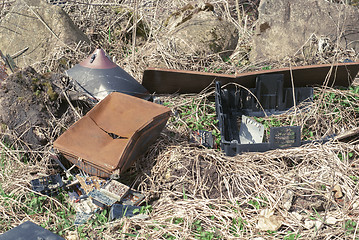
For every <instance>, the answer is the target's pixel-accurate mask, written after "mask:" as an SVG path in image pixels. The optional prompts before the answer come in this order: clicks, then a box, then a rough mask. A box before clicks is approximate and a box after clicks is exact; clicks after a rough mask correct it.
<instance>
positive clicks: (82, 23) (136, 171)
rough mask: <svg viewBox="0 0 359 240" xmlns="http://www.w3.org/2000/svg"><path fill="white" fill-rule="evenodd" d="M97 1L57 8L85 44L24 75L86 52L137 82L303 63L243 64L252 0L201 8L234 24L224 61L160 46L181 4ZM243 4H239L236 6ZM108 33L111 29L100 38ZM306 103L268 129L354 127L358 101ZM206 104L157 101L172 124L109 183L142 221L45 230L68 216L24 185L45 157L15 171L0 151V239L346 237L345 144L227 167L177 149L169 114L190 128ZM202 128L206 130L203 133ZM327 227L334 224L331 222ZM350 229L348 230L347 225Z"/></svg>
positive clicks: (45, 169)
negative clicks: (269, 216)
mask: <svg viewBox="0 0 359 240" xmlns="http://www.w3.org/2000/svg"><path fill="white" fill-rule="evenodd" d="M88 2H89V3H95V2H96V1H88ZM102 3H111V4H113V5H112V6H105V4H102V5H96V4H92V5H89V4H79V3H77V4H75V3H69V4H68V5H65V6H64V9H65V10H66V11H67V12H68V13H69V14H70V16H71V17H72V18H73V19H74V21H75V23H76V24H78V26H79V27H80V28H81V29H82V30H83V31H84V32H86V33H88V35H89V36H90V37H91V39H92V40H93V41H94V45H93V46H78V47H77V49H76V51H72V50H69V49H66V48H63V47H59V48H58V49H56V50H55V51H54V53H53V55H51V56H49V58H48V59H47V60H45V61H44V62H43V63H39V64H37V65H35V67H36V68H37V70H39V71H47V70H51V71H62V70H63V69H66V68H68V67H70V66H72V65H73V64H75V63H76V62H78V61H80V60H81V59H83V58H84V57H85V56H87V55H88V53H89V52H90V51H91V50H92V49H93V47H94V46H95V45H100V46H102V47H103V48H104V49H106V50H107V52H110V53H111V55H112V56H115V57H116V59H117V63H118V64H119V65H120V66H122V67H123V68H124V69H125V70H126V71H128V72H129V73H131V74H132V75H133V76H134V77H135V78H136V79H139V80H140V79H141V76H142V73H143V70H144V69H145V68H146V67H148V66H157V64H162V66H166V67H169V68H175V69H188V70H198V71H205V70H206V71H209V72H214V71H217V72H221V73H235V72H244V71H249V70H256V69H261V68H262V67H263V66H271V67H273V68H275V67H282V66H288V65H289V63H291V65H292V66H294V65H300V64H303V63H305V61H306V60H305V59H304V60H303V58H302V57H301V56H299V55H300V53H299V55H298V56H297V57H298V59H301V60H300V61H296V59H292V60H291V62H290V60H288V61H284V62H281V63H274V62H270V63H257V64H255V65H249V64H248V56H247V54H248V49H249V48H248V46H250V44H249V41H250V38H251V28H252V26H253V23H254V22H255V18H251V16H249V15H248V11H252V13H253V14H254V15H255V14H256V12H255V11H256V8H255V6H256V4H258V3H257V1H248V2H245V1H224V0H219V1H215V2H213V5H214V6H215V8H216V9H217V11H218V14H219V15H220V16H222V17H223V18H225V19H229V20H230V21H232V22H234V23H235V24H236V26H237V28H238V31H239V32H240V33H241V37H240V40H239V41H240V43H239V47H238V48H237V49H236V51H235V53H234V54H233V55H232V56H233V57H232V58H231V59H230V61H224V60H223V59H222V58H220V57H219V55H211V56H193V55H181V54H179V53H177V52H175V51H174V50H173V49H171V46H166V45H163V44H162V42H161V38H160V33H161V31H163V29H161V22H163V21H164V20H165V18H166V16H168V15H169V14H170V13H172V12H173V11H175V10H177V9H179V8H181V7H183V6H185V5H186V4H187V1H172V2H171V4H168V1H142V0H141V1H140V0H138V1H132V2H130V1H123V2H122V3H120V4H118V3H117V2H116V4H114V3H115V2H114V1H102ZM236 3H237V4H238V5H236ZM243 3H248V4H249V5H248V6H247V7H246V8H245V7H244V5H243ZM0 6H1V5H0ZM242 6H243V7H242ZM238 9H240V11H238ZM1 11H2V12H3V11H4V8H3V9H1ZM2 12H0V14H2ZM134 12H136V14H134ZM129 13H130V14H129ZM135 15H136V16H135ZM132 18H136V19H141V21H143V23H144V25H147V28H146V29H145V30H146V31H145V37H143V36H142V37H141V36H138V39H137V40H136V41H133V37H132V34H134V32H133V29H134V28H133V25H134V21H133V20H132ZM238 18H240V19H241V21H238ZM138 24H140V22H138V23H136V25H138ZM109 29H111V31H113V35H112V39H111V40H109ZM116 29H117V30H116ZM116 31H117V32H116ZM133 49H136V51H133ZM150 49H151V51H150ZM338 56H339V55H338V53H337V54H335V56H333V57H332V58H323V56H317V57H318V59H316V61H317V62H323V61H325V62H331V61H332V60H335V59H338V58H339V57H338ZM343 56H345V57H347V56H348V55H345V52H341V55H340V58H342V57H343ZM355 56H356V55H355V54H354V59H355ZM350 57H352V58H353V55H351V56H350ZM62 59H64V60H65V64H64V61H61V60H62ZM323 59H324V60H323ZM315 94H316V97H315V100H314V103H313V104H310V105H309V106H308V107H307V111H300V112H299V111H298V112H297V114H293V113H294V111H289V112H288V113H287V114H283V115H281V116H278V117H276V119H277V120H278V121H279V122H281V124H290V123H292V124H297V125H301V126H303V128H304V129H303V131H302V133H303V135H305V136H306V137H307V138H311V137H312V138H314V139H318V138H321V137H325V136H329V135H331V134H340V133H343V132H345V131H348V130H350V129H352V128H354V127H357V126H358V124H359V122H358V119H359V118H358V115H359V102H358V100H357V99H355V97H359V96H358V94H355V93H353V91H351V90H338V89H331V88H316V89H315ZM211 95H213V91H212V92H211V89H209V90H208V91H207V92H206V93H202V94H198V95H186V96H184V95H182V96H179V95H166V96H160V97H159V98H160V99H161V100H162V101H163V102H166V103H168V104H170V106H171V108H172V110H173V116H172V117H171V119H170V121H169V122H168V124H167V126H166V128H165V129H164V131H163V132H162V133H161V136H160V137H159V139H158V140H157V141H156V143H155V144H154V145H152V146H151V147H150V149H149V150H148V151H147V153H146V154H145V155H144V156H143V157H141V159H139V160H138V161H137V162H136V164H135V165H134V166H133V168H131V169H130V170H129V171H128V172H127V173H126V174H125V175H124V176H123V177H122V179H121V180H124V181H125V182H128V183H134V186H135V187H136V188H137V189H138V190H140V191H142V192H143V193H144V194H145V195H146V199H145V203H144V204H150V205H151V206H152V211H151V212H150V213H149V216H150V217H149V219H147V220H138V219H128V218H123V219H120V220H117V221H115V222H109V223H102V224H98V223H97V224H96V222H90V223H88V224H87V225H85V226H84V228H83V229H81V230H79V229H77V228H75V227H74V226H70V227H68V228H65V229H59V228H57V227H58V226H60V225H61V224H63V222H64V218H63V217H61V214H60V216H59V214H58V213H59V212H62V210H65V212H66V214H68V215H66V216H72V215H71V211H73V210H71V207H70V206H69V205H68V204H67V203H66V201H65V202H63V201H61V200H59V199H57V198H53V197H46V198H41V199H40V198H39V194H38V193H34V192H33V191H32V190H31V189H30V185H29V181H30V180H31V179H34V178H37V177H39V176H42V175H46V174H50V173H52V172H54V171H55V169H54V168H55V167H56V166H54V164H53V163H52V162H51V161H49V154H48V153H47V152H46V151H43V152H33V153H31V154H30V155H28V156H27V158H26V159H27V162H26V163H25V162H24V153H22V152H21V151H18V150H14V149H16V148H8V147H6V146H5V145H2V156H1V160H0V186H1V188H0V219H1V220H2V222H1V223H2V227H1V230H0V231H1V232H4V231H6V230H8V229H10V228H12V227H14V226H16V225H18V224H19V223H20V222H23V221H25V220H32V221H34V222H36V223H38V224H44V226H46V227H47V228H48V229H50V230H52V231H54V232H58V233H61V234H62V235H64V236H68V235H69V234H70V232H71V233H73V234H74V235H79V236H80V234H82V233H84V235H81V236H87V238H92V239H121V238H133V239H255V238H256V237H257V239H260V237H261V238H262V239H287V240H289V239H296V238H295V237H298V239H356V238H358V231H357V228H358V226H359V224H358V223H359V219H358V216H359V215H358V213H359V198H358V197H359V196H358V193H357V192H358V189H357V188H358V187H357V186H358V185H357V183H358V180H359V172H358V159H359V158H358V157H359V147H358V144H357V143H355V144H347V143H341V142H337V141H330V142H327V143H325V144H319V143H312V144H307V145H304V146H301V147H298V148H292V149H285V150H273V151H268V152H265V153H243V154H241V155H237V156H235V157H227V156H225V155H224V154H223V153H221V152H220V151H218V150H213V149H204V148H199V147H197V146H193V144H191V143H190V142H189V140H188V139H189V132H190V130H189V129H188V122H187V121H186V119H185V118H184V117H181V115H180V114H178V113H179V112H181V111H182V110H183V106H185V105H190V104H194V105H196V106H198V108H197V109H198V111H196V112H194V113H193V118H194V119H196V118H199V117H200V116H201V114H203V112H201V109H203V106H204V105H207V106H212V107H213V106H214V102H213V101H211V100H210V96H211ZM58 124H60V123H58ZM208 128H209V130H216V126H215V125H213V126H209V127H208ZM39 156H40V160H39ZM336 185H339V186H340V187H341V190H342V192H343V193H344V197H343V199H336V198H335V197H334V193H333V192H332V190H333V188H334V186H336ZM33 199H40V200H39V201H40V202H39V203H31V201H32V200H33ZM318 204H319V205H320V206H321V207H318ZM41 207H42V208H41ZM313 208H314V209H313ZM263 209H271V210H273V211H274V213H275V215H277V216H280V218H281V219H282V225H281V227H280V228H279V229H278V231H261V230H259V229H258V228H257V223H258V219H259V218H260V216H261V211H262V210H263ZM333 218H335V219H336V220H337V222H336V223H333V221H332V219H333ZM329 219H330V221H329ZM310 221H312V222H313V223H314V222H316V224H317V226H316V227H311V228H309V227H308V226H309V225H310V223H311V222H310ZM352 222H355V223H356V225H350V223H352ZM60 230H61V232H60Z"/></svg>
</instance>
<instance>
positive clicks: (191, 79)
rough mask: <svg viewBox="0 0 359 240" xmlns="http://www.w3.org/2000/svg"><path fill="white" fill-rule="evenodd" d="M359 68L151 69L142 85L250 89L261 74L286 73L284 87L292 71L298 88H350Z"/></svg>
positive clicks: (177, 89) (161, 90)
mask: <svg viewBox="0 0 359 240" xmlns="http://www.w3.org/2000/svg"><path fill="white" fill-rule="evenodd" d="M358 71H359V62H355V63H338V64H334V65H331V64H323V65H310V66H300V67H292V68H291V69H290V68H282V69H273V70H263V71H256V72H248V73H241V74H237V75H228V74H214V73H203V72H195V71H183V70H173V69H161V68H149V69H147V70H145V72H144V74H143V80H142V85H143V86H144V87H145V88H146V89H147V90H148V91H150V92H151V93H158V94H172V93H199V92H201V91H202V90H203V89H205V88H206V87H208V86H210V85H213V86H214V84H213V83H214V82H215V81H220V82H221V84H222V85H224V84H227V83H231V82H232V83H233V82H234V83H238V84H240V85H242V86H244V87H247V88H253V87H255V82H256V81H255V80H256V77H257V76H258V75H261V74H284V87H291V86H292V83H291V72H292V75H293V81H294V86H295V87H305V86H314V85H323V84H325V85H327V86H343V87H348V86H350V85H351V83H352V82H353V80H354V78H355V76H356V74H357V73H358Z"/></svg>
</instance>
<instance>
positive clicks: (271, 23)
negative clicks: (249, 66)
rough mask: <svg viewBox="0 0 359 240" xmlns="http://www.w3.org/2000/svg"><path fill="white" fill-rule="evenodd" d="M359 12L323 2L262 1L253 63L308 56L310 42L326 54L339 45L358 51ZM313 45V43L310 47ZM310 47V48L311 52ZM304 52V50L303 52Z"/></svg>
mask: <svg viewBox="0 0 359 240" xmlns="http://www.w3.org/2000/svg"><path fill="white" fill-rule="evenodd" d="M358 23H359V10H358V9H357V8H355V7H352V6H348V5H344V4H338V3H329V2H326V1H324V0H302V1H291V0H277V1H272V0H261V3H260V5H259V19H258V23H257V26H256V33H255V35H254V37H253V48H252V51H251V60H252V61H261V60H282V59H283V58H285V57H286V56H289V57H290V56H293V55H295V54H296V53H302V52H303V53H304V54H306V49H303V46H304V47H305V46H307V47H308V43H310V42H312V41H314V42H315V43H316V44H315V45H311V46H310V47H313V46H315V47H314V48H315V49H311V51H317V52H319V53H321V52H323V51H325V50H326V48H328V45H329V44H330V43H332V45H333V46H335V44H336V43H337V42H338V43H339V46H340V47H341V48H343V49H354V50H355V51H356V52H357V51H359V41H358V39H359V24H358ZM309 45H310V44H309ZM308 49H309V48H307V50H308ZM302 50H303V51H302Z"/></svg>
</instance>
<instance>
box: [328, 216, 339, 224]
mask: <svg viewBox="0 0 359 240" xmlns="http://www.w3.org/2000/svg"><path fill="white" fill-rule="evenodd" d="M325 222H326V223H327V224H329V225H334V224H336V223H337V222H338V219H336V218H335V217H332V216H329V217H327V219H326V220H325Z"/></svg>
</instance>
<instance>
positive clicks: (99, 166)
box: [54, 93, 170, 178]
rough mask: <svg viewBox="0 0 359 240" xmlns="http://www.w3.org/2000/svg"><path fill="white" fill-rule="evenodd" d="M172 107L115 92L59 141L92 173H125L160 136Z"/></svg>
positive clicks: (56, 144) (58, 145) (71, 157)
mask: <svg viewBox="0 0 359 240" xmlns="http://www.w3.org/2000/svg"><path fill="white" fill-rule="evenodd" d="M169 116H170V109H169V108H167V107H164V106H161V105H158V104H154V103H151V102H148V101H145V100H142V99H139V98H135V97H132V96H129V95H126V94H122V93H111V94H110V95H109V96H107V97H106V98H105V99H104V100H102V101H101V102H100V103H98V104H97V105H96V106H95V107H94V108H93V109H91V111H89V112H88V113H87V114H86V115H85V116H84V117H83V118H81V119H80V120H79V121H78V122H76V123H75V124H74V125H72V126H71V127H70V128H69V129H68V130H67V131H66V132H64V133H63V134H62V135H61V136H60V137H59V138H58V139H57V140H56V141H55V142H54V147H55V148H56V149H58V150H59V151H60V152H61V153H62V154H63V155H64V156H65V157H66V158H67V159H68V160H70V161H71V162H72V163H74V164H75V165H76V166H78V167H79V168H80V169H82V170H83V171H85V172H86V173H88V174H91V175H95V176H99V177H103V178H108V177H110V176H111V174H113V173H117V174H118V173H121V172H123V171H125V170H126V169H128V168H129V167H130V166H131V165H132V163H133V162H134V161H135V160H136V159H137V158H138V157H139V156H140V155H141V154H143V153H144V152H145V151H146V149H147V147H148V146H149V145H150V144H152V143H153V142H154V141H155V140H156V138H157V137H158V136H159V134H160V132H161V131H162V129H163V128H164V126H165V125H166V122H167V120H168V118H169Z"/></svg>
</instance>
